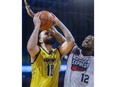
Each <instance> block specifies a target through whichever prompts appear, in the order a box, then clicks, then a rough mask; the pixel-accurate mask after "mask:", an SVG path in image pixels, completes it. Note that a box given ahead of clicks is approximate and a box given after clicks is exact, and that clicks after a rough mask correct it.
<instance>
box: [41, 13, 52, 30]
mask: <svg viewBox="0 0 116 87" xmlns="http://www.w3.org/2000/svg"><path fill="white" fill-rule="evenodd" d="M39 13H41V14H40V16H39V18H40V20H41V25H40V28H41V29H42V30H48V29H49V28H51V27H52V26H53V19H54V17H53V15H52V14H51V13H50V12H48V11H40V12H39Z"/></svg>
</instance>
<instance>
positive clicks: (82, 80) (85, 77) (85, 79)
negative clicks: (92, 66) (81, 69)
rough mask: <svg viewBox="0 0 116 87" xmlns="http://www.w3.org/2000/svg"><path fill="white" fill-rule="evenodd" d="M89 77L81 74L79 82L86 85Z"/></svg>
mask: <svg viewBox="0 0 116 87" xmlns="http://www.w3.org/2000/svg"><path fill="white" fill-rule="evenodd" d="M88 81H89V75H87V74H84V73H82V77H81V82H84V83H86V84H88Z"/></svg>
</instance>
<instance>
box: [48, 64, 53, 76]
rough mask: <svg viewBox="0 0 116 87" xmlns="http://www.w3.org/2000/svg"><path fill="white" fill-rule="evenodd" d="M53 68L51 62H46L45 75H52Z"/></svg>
mask: <svg viewBox="0 0 116 87" xmlns="http://www.w3.org/2000/svg"><path fill="white" fill-rule="evenodd" d="M53 69H54V65H53V64H48V66H47V75H48V76H52V75H53Z"/></svg>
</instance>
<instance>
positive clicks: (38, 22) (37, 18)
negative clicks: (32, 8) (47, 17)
mask: <svg viewBox="0 0 116 87" xmlns="http://www.w3.org/2000/svg"><path fill="white" fill-rule="evenodd" d="M40 14H41V13H36V14H35V15H34V18H33V22H34V25H35V26H36V25H37V24H39V25H40V24H41V21H40V19H39V16H40Z"/></svg>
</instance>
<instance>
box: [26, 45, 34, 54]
mask: <svg viewBox="0 0 116 87" xmlns="http://www.w3.org/2000/svg"><path fill="white" fill-rule="evenodd" d="M27 50H28V52H31V51H32V50H33V47H32V46H31V45H29V44H28V45H27Z"/></svg>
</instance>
